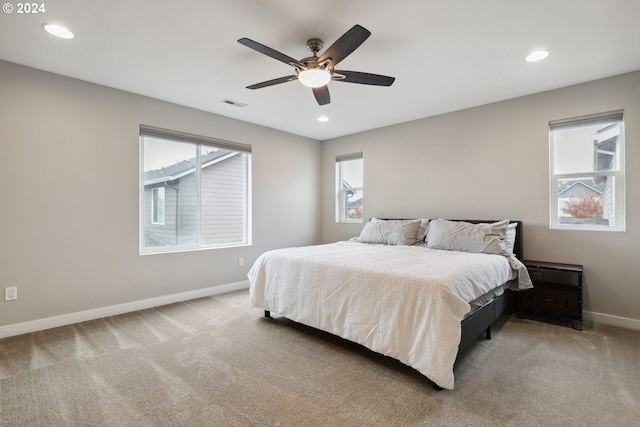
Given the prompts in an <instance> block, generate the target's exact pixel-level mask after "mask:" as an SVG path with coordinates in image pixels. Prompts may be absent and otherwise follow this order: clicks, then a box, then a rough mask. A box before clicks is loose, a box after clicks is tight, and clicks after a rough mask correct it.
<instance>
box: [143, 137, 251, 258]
mask: <svg viewBox="0 0 640 427" xmlns="http://www.w3.org/2000/svg"><path fill="white" fill-rule="evenodd" d="M145 137H151V138H156V139H165V140H167V141H172V142H179V143H187V144H192V145H194V146H195V147H196V150H195V153H196V156H195V159H196V161H195V173H196V185H197V201H196V203H197V208H196V210H197V221H196V222H197V223H196V230H195V234H196V240H197V241H196V243H194V244H175V245H168V246H153V247H151V246H149V247H148V246H145V236H144V233H145V220H144V214H145V200H144V187H145V182H144V138H145ZM139 146H140V173H139V174H140V183H139V186H140V188H139V193H140V197H139V204H140V205H139V211H140V214H139V215H138V216H139V219H140V226H139V233H140V234H139V253H140V255H148V254H157V253H170V252H184V251H193V250H202V249H218V248H230V247H240V246H251V245H252V217H251V212H252V207H251V200H252V194H251V188H252V183H251V182H252V178H251V177H252V175H251V152H252V148H251V145H248V144H241V143H237V142H231V141H225V140H221V139H216V138H211V137H206V136H200V135H194V134H190V133H185V132H179V131H172V130H168V129H162V128H158V127H153V126H147V125H140V144H139ZM203 146H209V147H215V148H219V149H225V150H231V151H235V152H237V153H240V154H242V155H244V156H245V160H246V164H245V171H246V176H245V179H244V191H245V204H244V209H243V216H244V225H243V239H242V242H230V243H222V244H215V245H213V244H204V243H202V239H201V232H202V230H201V219H202V212H201V210H202V200H201V198H202V179H201V173H202V161H201V160H202V159H201V155H200V152H201V151H200V148H201V147H203ZM152 200H153V197H152ZM165 203H166V197H165ZM165 209H166V206H165ZM151 215H153V208H152V210H151ZM152 220H153V216H152ZM152 224H153V225H164V222H163V224H157V223H153V222H152Z"/></svg>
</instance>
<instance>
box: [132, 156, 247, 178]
mask: <svg viewBox="0 0 640 427" xmlns="http://www.w3.org/2000/svg"><path fill="white" fill-rule="evenodd" d="M235 154H237V152H235V151H230V150H222V149H221V150H217V151H212V152H210V153H209V154H206V155H204V156H202V161H201V163H202V167H203V168H204V167H207V166H210V165H212V164H214V163H217V162H219V161H222V160H224V159H225V158H228V157H231V156H233V155H235ZM195 166H196V159H195V158H192V159H188V160H183V161H181V162H178V163H176V164H174V165H170V166H165V167H162V168H160V169H154V170H150V171H147V172H145V173H144V182H145V185H148V184H154V183H157V182H162V181H173V180H174V179H178V178H181V177H183V176H185V175H188V174H190V173H192V172H193V171H194V169H195Z"/></svg>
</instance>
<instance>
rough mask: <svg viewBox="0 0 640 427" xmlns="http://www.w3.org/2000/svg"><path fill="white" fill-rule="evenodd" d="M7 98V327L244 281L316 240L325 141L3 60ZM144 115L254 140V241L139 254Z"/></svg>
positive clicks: (0, 256)
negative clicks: (285, 252)
mask: <svg viewBox="0 0 640 427" xmlns="http://www.w3.org/2000/svg"><path fill="white" fill-rule="evenodd" d="M0 96H1V98H0V182H1V183H2V185H1V186H0V200H1V202H0V290H4V287H6V286H18V300H17V301H12V302H4V298H1V299H0V326H3V325H11V324H16V323H20V322H27V321H31V320H35V319H43V318H47V317H52V316H57V315H62V314H67V313H75V312H80V311H83V310H91V309H96V308H100V307H107V306H112V305H118V304H123V303H127V302H132V301H138V300H143V299H149V298H156V297H160V296H164V295H172V294H178V293H183V292H189V291H193V290H198V289H203V288H207V287H213V286H217V285H224V284H229V283H235V282H239V281H244V280H246V273H247V271H248V269H249V267H250V266H251V264H252V263H253V261H254V260H255V258H256V257H257V256H258V255H259V254H261V253H262V252H264V251H266V250H268V249H271V248H276V247H285V246H299V245H306V244H312V243H317V242H318V241H319V238H320V226H319V224H320V216H319V215H320V198H319V194H320V186H321V170H320V158H321V143H320V142H318V141H313V140H309V139H306V138H302V137H298V136H294V135H290V134H287V133H283V132H279V131H275V130H273V129H268V128H265V127H261V126H255V125H251V124H247V123H244V122H240V121H237V120H232V119H228V118H225V117H221V116H216V115H213V114H209V113H205V112H202V111H197V110H193V109H189V108H185V107H181V106H177V105H173V104H169V103H166V102H162V101H158V100H153V99H150V98H145V97H142V96H138V95H133V94H130V93H126V92H122V91H118V90H115V89H110V88H106V87H103V86H98V85H94V84H91V83H87V82H82V81H78V80H74V79H70V78H66V77H61V76H58V75H54V74H50V73H45V72H42V71H38V70H34V69H31V68H26V67H22V66H19V65H15V64H11V63H7V62H1V61H0ZM141 123H143V124H146V125H151V126H158V127H163V128H168V129H175V130H179V131H185V132H189V133H195V134H202V135H206V136H210V137H214V138H220V139H224V140H230V141H235V142H239V143H246V144H251V145H252V146H253V158H252V164H253V166H252V173H253V245H252V246H251V247H242V248H233V249H216V250H203V251H196V252H188V253H173V254H163V255H147V256H140V255H138V205H139V203H138V179H139V178H138V168H139V163H138V162H139V153H138V135H139V125H140V124H141ZM292 194H293V195H295V200H292V198H291V195H292ZM239 257H243V258H245V266H244V267H242V268H239V267H238V258H239ZM3 296H4V295H3Z"/></svg>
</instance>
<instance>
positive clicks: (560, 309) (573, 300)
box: [530, 284, 582, 317]
mask: <svg viewBox="0 0 640 427" xmlns="http://www.w3.org/2000/svg"><path fill="white" fill-rule="evenodd" d="M530 298H531V299H530V302H531V304H532V307H533V308H534V309H535V310H536V311H543V312H547V313H554V314H557V315H567V316H571V317H581V314H582V313H580V294H579V293H578V290H577V289H576V288H573V287H569V288H565V289H560V288H558V287H555V286H554V287H545V286H544V284H538V286H536V287H535V288H534V290H533V291H530Z"/></svg>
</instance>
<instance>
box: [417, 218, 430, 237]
mask: <svg viewBox="0 0 640 427" xmlns="http://www.w3.org/2000/svg"><path fill="white" fill-rule="evenodd" d="M429 221H430V220H429V218H422V219H421V220H420V227H418V235H417V236H416V243H420V242H423V243H424V240H425V238H426V237H427V227H428V226H429Z"/></svg>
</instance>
